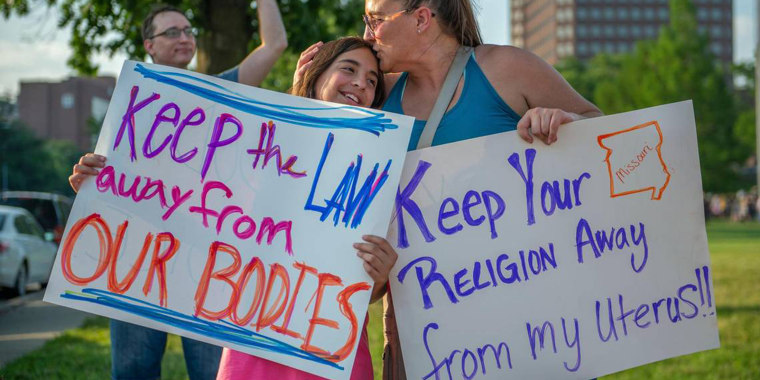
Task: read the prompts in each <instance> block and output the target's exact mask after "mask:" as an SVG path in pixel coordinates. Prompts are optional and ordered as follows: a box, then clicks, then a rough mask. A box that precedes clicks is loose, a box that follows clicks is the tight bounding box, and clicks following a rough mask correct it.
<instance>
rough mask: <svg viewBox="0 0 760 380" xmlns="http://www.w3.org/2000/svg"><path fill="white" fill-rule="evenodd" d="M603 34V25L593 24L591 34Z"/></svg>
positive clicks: (595, 35)
mask: <svg viewBox="0 0 760 380" xmlns="http://www.w3.org/2000/svg"><path fill="white" fill-rule="evenodd" d="M601 35H602V27H601V26H599V25H593V26H591V36H592V37H600V36H601Z"/></svg>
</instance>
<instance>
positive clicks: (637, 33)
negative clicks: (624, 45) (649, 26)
mask: <svg viewBox="0 0 760 380" xmlns="http://www.w3.org/2000/svg"><path fill="white" fill-rule="evenodd" d="M631 34H632V35H633V38H640V37H641V25H633V26H631Z"/></svg>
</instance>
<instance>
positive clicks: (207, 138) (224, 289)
mask: <svg viewBox="0 0 760 380" xmlns="http://www.w3.org/2000/svg"><path fill="white" fill-rule="evenodd" d="M411 123H412V119H411V118H408V117H404V116H400V115H393V114H386V113H383V112H382V111H377V110H370V109H363V108H356V107H350V106H341V105H336V104H332V103H327V102H319V101H314V100H309V99H305V98H299V97H294V96H289V95H285V94H280V93H275V92H271V91H265V90H261V89H257V88H254V87H248V86H243V85H239V84H236V83H231V82H226V81H222V80H219V79H216V78H212V77H209V76H205V75H200V74H195V73H191V72H188V71H184V70H175V69H171V68H167V67H163V66H157V65H150V64H144V63H136V62H127V63H125V65H124V67H123V69H122V73H121V75H120V77H119V82H118V85H117V88H116V90H115V91H114V94H113V98H112V100H111V104H110V106H109V109H108V112H107V115H106V118H105V122H104V124H103V129H102V132H101V134H100V137H99V140H98V144H97V148H96V153H99V154H102V155H104V156H107V158H108V159H107V162H106V164H107V167H106V168H104V169H102V170H101V171H100V174H99V175H98V176H97V178H95V179H94V180H92V181H89V182H87V183H85V184H84V185H83V187H82V189H81V191H80V193H79V195H78V196H77V199H76V202H75V203H74V207H73V210H72V213H71V216H70V218H69V223H68V225H67V226H66V231H65V233H64V236H63V240H62V244H61V248H60V250H59V252H58V257H57V260H56V264H55V267H54V269H53V273H52V277H51V281H50V285H49V287H48V289H47V292H46V294H45V301H47V302H52V303H56V304H60V305H64V306H69V307H73V308H77V309H80V310H84V311H88V312H91V313H95V314H100V315H104V316H107V317H111V318H116V319H120V320H124V321H127V322H133V323H137V324H140V325H144V326H148V327H152V328H156V329H159V330H164V331H168V332H172V333H176V334H180V335H184V336H188V337H191V338H195V339H199V340H202V341H206V342H209V343H213V344H218V345H224V346H227V347H231V348H233V349H236V350H239V351H244V352H248V353H250V354H253V355H256V356H260V357H262V358H266V359H269V360H273V361H277V362H280V363H283V364H286V365H288V366H291V367H294V368H298V369H301V370H304V371H308V372H311V373H314V374H316V375H319V376H323V377H328V378H335V379H347V378H348V377H349V375H350V374H351V368H352V364H353V362H354V356H355V352H356V346H357V343H358V340H359V337H360V336H361V328H362V325H363V321H364V318H365V315H366V309H367V305H368V302H369V296H370V293H371V288H372V280H371V278H370V277H369V276H368V275H367V274H366V272H365V271H364V269H363V265H362V261H361V260H360V259H359V258H358V257H357V256H356V250H355V249H354V248H353V247H352V244H353V243H355V242H359V241H361V236H362V235H363V234H375V235H380V236H382V235H385V232H386V231H387V226H388V220H389V219H390V214H391V210H392V205H393V201H394V197H395V193H396V189H397V186H398V179H399V176H400V173H401V169H402V165H403V161H404V157H405V154H406V146H407V144H408V140H409V135H410V131H411Z"/></svg>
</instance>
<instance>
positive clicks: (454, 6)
mask: <svg viewBox="0 0 760 380" xmlns="http://www.w3.org/2000/svg"><path fill="white" fill-rule="evenodd" d="M399 1H400V2H401V4H403V6H404V9H407V10H408V11H412V10H415V9H417V8H419V7H421V6H423V5H424V6H427V7H428V8H430V9H431V10H432V11H433V13H434V14H435V18H436V19H438V24H439V25H441V27H442V28H443V29H444V31H445V32H446V33H447V34H449V35H451V36H453V37H454V38H456V39H457V41H459V44H460V45H463V46H472V47H475V46H478V45H482V44H483V39H482V38H481V37H480V30H479V29H478V22H477V21H476V19H475V14H474V13H473V11H472V4H470V1H471V0H399Z"/></svg>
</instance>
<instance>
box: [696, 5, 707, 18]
mask: <svg viewBox="0 0 760 380" xmlns="http://www.w3.org/2000/svg"><path fill="white" fill-rule="evenodd" d="M707 16H708V13H707V8H704V7H700V8H699V9H697V20H699V21H706V20H707Z"/></svg>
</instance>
